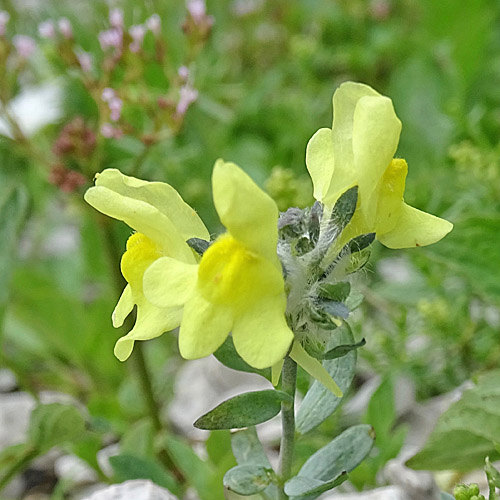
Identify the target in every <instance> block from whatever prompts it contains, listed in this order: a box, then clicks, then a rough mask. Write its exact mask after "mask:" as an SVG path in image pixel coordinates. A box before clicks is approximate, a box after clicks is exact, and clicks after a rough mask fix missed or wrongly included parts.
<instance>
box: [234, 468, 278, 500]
mask: <svg viewBox="0 0 500 500" xmlns="http://www.w3.org/2000/svg"><path fill="white" fill-rule="evenodd" d="M273 478H274V472H273V470H272V469H271V468H266V467H263V466H262V465H255V464H248V465H237V466H236V467H233V468H232V469H229V470H228V471H227V472H226V474H225V475H224V486H225V487H226V488H227V489H228V490H230V491H234V492H235V493H238V495H243V496H249V495H255V494H256V493H259V492H261V491H263V490H265V489H266V488H267V487H268V486H269V485H270V484H271V482H272V481H273Z"/></svg>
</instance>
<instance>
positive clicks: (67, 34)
mask: <svg viewBox="0 0 500 500" xmlns="http://www.w3.org/2000/svg"><path fill="white" fill-rule="evenodd" d="M57 30H59V34H60V35H61V36H62V37H63V38H65V39H66V40H71V39H72V38H73V26H72V25H71V21H70V20H69V19H68V18H66V17H61V18H60V19H58V21H57ZM57 30H56V23H55V22H54V21H53V20H52V19H47V20H46V21H42V22H41V23H40V24H39V25H38V34H39V35H40V36H41V37H42V38H49V39H53V38H55V37H56V35H57Z"/></svg>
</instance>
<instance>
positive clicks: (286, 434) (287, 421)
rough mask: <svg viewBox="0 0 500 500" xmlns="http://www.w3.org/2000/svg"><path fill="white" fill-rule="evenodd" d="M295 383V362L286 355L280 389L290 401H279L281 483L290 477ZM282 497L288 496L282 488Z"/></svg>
mask: <svg viewBox="0 0 500 500" xmlns="http://www.w3.org/2000/svg"><path fill="white" fill-rule="evenodd" d="M296 385H297V363H295V361H294V360H293V359H292V358H290V357H289V356H287V357H286V358H285V362H284V363H283V369H282V371H281V389H282V391H283V392H286V393H287V394H288V395H289V396H291V397H292V401H291V402H288V401H283V402H282V403H281V428H282V434H281V446H280V464H279V476H280V479H281V483H282V485H284V484H285V482H286V481H287V480H288V479H290V476H291V474H292V463H293V451H294V444H295V443H294V441H295V408H294V402H293V401H294V399H295V390H296ZM280 495H281V498H282V499H287V498H288V496H287V495H286V494H285V491H284V489H283V486H282V489H281V491H280Z"/></svg>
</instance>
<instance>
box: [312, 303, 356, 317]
mask: <svg viewBox="0 0 500 500" xmlns="http://www.w3.org/2000/svg"><path fill="white" fill-rule="evenodd" d="M316 306H317V308H318V309H319V310H320V311H322V312H325V313H326V314H329V315H330V316H334V317H335V318H342V319H347V318H348V317H349V313H350V312H351V311H349V308H348V307H347V306H346V305H345V304H344V303H343V302H337V301H335V300H327V299H318V300H317V302H316Z"/></svg>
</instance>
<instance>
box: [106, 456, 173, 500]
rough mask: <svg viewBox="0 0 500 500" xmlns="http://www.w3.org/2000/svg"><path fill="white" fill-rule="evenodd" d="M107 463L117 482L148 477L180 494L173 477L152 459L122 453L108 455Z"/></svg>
mask: <svg viewBox="0 0 500 500" xmlns="http://www.w3.org/2000/svg"><path fill="white" fill-rule="evenodd" d="M109 463H110V464H111V467H113V471H114V473H115V476H116V480H117V481H119V482H122V481H128V480H130V479H150V480H151V481H153V483H155V484H157V485H158V486H162V487H163V488H166V489H167V490H169V491H171V492H172V493H174V494H175V495H178V494H180V488H179V485H178V483H177V481H176V480H175V479H174V477H173V476H172V475H171V474H170V473H169V472H167V471H166V470H165V469H164V468H163V467H162V466H161V465H160V464H158V463H156V462H155V461H153V460H148V459H145V458H141V457H136V456H133V455H125V454H124V455H116V456H114V457H110V459H109Z"/></svg>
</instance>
